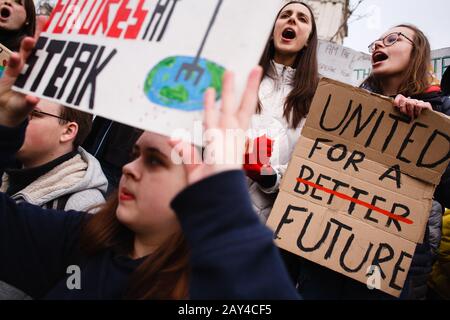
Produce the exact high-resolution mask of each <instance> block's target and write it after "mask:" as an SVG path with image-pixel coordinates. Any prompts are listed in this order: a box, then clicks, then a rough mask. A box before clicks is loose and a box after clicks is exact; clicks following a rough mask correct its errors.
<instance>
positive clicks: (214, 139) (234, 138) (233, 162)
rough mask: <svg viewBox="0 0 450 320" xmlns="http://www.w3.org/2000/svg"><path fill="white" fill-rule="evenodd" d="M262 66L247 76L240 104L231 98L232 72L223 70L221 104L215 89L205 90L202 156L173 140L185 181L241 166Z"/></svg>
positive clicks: (194, 149)
mask: <svg viewBox="0 0 450 320" xmlns="http://www.w3.org/2000/svg"><path fill="white" fill-rule="evenodd" d="M261 76H262V69H261V68H260V67H255V68H254V69H253V70H252V71H251V72H250V75H249V77H248V81H247V86H246V88H245V91H244V93H243V95H242V99H241V103H240V105H237V104H236V103H235V99H234V76H233V74H232V73H231V72H226V73H225V76H224V80H223V90H222V106H221V109H220V110H218V109H216V107H215V91H214V89H208V90H207V91H206V93H205V102H204V106H205V113H204V127H205V135H204V137H205V139H206V145H205V151H204V157H203V159H201V156H200V154H199V152H198V151H197V150H196V148H195V147H194V146H192V145H191V144H188V143H183V142H179V141H172V143H171V144H172V146H174V150H175V151H176V153H177V154H178V155H179V156H180V157H181V159H182V161H183V164H184V166H185V170H186V175H187V181H188V184H193V183H195V182H197V181H199V180H201V179H204V178H207V177H208V176H211V175H214V174H217V173H220V172H223V171H227V170H239V169H242V162H243V159H244V154H245V149H246V148H245V147H246V130H247V129H248V126H249V124H250V119H251V117H252V115H253V114H254V113H255V110H256V105H257V102H258V88H259V84H260V82H261Z"/></svg>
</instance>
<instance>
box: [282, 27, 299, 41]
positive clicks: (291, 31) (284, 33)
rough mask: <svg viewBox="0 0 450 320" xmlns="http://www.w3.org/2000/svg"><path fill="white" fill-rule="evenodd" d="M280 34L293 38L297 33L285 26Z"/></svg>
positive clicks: (285, 37) (286, 37)
mask: <svg viewBox="0 0 450 320" xmlns="http://www.w3.org/2000/svg"><path fill="white" fill-rule="evenodd" d="M281 36H282V37H283V38H284V39H288V40H292V39H295V37H296V36H297V34H296V33H295V31H294V29H292V28H286V29H284V31H283V33H282V34H281Z"/></svg>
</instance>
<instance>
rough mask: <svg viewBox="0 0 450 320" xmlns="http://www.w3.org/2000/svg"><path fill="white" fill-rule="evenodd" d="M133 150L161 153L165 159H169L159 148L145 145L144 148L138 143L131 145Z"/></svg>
mask: <svg viewBox="0 0 450 320" xmlns="http://www.w3.org/2000/svg"><path fill="white" fill-rule="evenodd" d="M133 151H139V152H142V153H157V154H159V155H161V156H162V157H164V158H165V159H167V160H168V159H169V157H168V156H167V155H166V154H164V153H163V152H162V151H161V150H159V149H158V148H156V147H145V148H143V149H141V147H140V146H139V145H137V144H135V145H134V146H133Z"/></svg>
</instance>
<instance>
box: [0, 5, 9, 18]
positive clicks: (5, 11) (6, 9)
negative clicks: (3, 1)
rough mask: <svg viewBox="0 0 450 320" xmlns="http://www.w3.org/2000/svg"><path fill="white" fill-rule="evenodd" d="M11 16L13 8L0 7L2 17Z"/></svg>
mask: <svg viewBox="0 0 450 320" xmlns="http://www.w3.org/2000/svg"><path fill="white" fill-rule="evenodd" d="M10 16H11V9H10V8H8V7H3V8H1V9H0V17H2V18H3V19H7V18H9V17H10Z"/></svg>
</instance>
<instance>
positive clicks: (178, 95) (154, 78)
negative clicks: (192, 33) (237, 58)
mask: <svg viewBox="0 0 450 320" xmlns="http://www.w3.org/2000/svg"><path fill="white" fill-rule="evenodd" d="M194 62H195V57H187V56H174V57H169V58H166V59H164V60H162V61H161V62H159V63H158V64H157V65H156V66H155V67H153V69H152V70H151V71H150V72H149V74H148V76H147V78H146V80H145V85H144V91H145V94H146V96H147V97H148V99H149V100H150V101H151V102H153V103H155V104H157V105H160V106H163V107H167V108H171V109H177V110H182V111H198V110H203V95H204V93H205V91H206V89H208V88H209V87H212V88H214V89H215V90H216V93H217V95H216V97H220V94H221V92H222V77H223V74H224V72H225V68H223V67H222V66H220V65H218V64H216V63H214V62H212V61H209V60H206V59H201V58H200V59H199V60H198V62H197V63H194ZM191 69H192V70H195V71H193V72H192V74H191V75H190V77H189V78H188V79H186V75H187V74H188V72H189V70H191ZM180 70H181V73H180ZM197 70H203V73H202V74H201V77H199V78H198V83H196V81H197V77H198V76H199V75H200V73H199V72H197ZM177 76H178V79H177Z"/></svg>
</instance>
